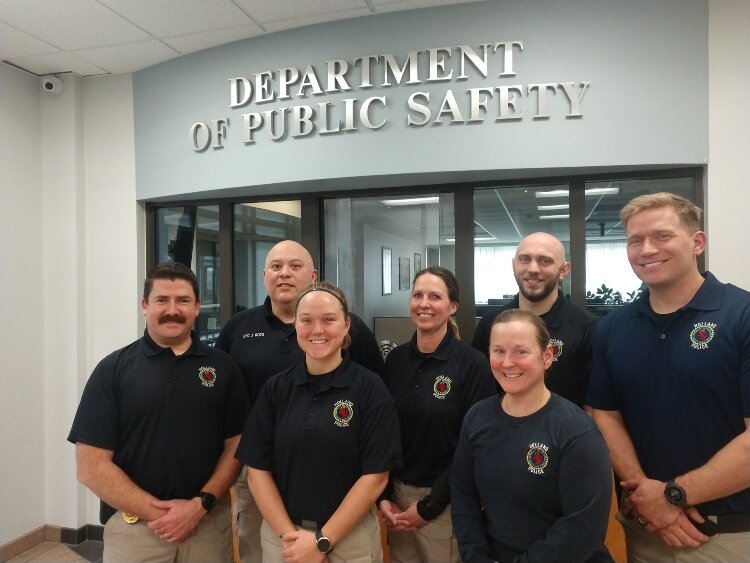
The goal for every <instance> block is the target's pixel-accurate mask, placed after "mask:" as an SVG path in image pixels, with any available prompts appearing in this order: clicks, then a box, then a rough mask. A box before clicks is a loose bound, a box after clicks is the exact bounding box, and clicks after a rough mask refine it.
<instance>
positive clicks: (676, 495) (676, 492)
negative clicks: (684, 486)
mask: <svg viewBox="0 0 750 563" xmlns="http://www.w3.org/2000/svg"><path fill="white" fill-rule="evenodd" d="M667 494H668V495H669V498H670V499H672V502H680V501H681V500H682V491H681V490H680V489H678V488H677V487H669V488H668V489H667Z"/></svg>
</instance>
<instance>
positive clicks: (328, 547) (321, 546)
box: [315, 530, 333, 553]
mask: <svg viewBox="0 0 750 563" xmlns="http://www.w3.org/2000/svg"><path fill="white" fill-rule="evenodd" d="M315 543H316V545H317V546H318V551H320V552H321V553H331V552H332V551H333V544H332V543H331V540H329V539H328V538H327V537H325V536H324V535H323V530H318V531H317V532H315Z"/></svg>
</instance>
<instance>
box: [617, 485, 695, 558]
mask: <svg viewBox="0 0 750 563" xmlns="http://www.w3.org/2000/svg"><path fill="white" fill-rule="evenodd" d="M620 484H621V485H622V486H623V488H625V489H627V490H628V491H630V496H628V497H627V499H626V500H625V505H624V506H623V507H622V508H623V509H624V510H625V511H627V510H630V511H631V512H632V513H633V514H634V516H635V517H636V518H637V520H638V522H639V523H640V524H641V525H643V526H644V527H645V529H646V530H647V531H649V532H652V533H657V534H659V536H660V537H661V539H662V541H663V542H664V543H665V544H667V545H669V546H671V547H699V546H700V545H702V544H704V543H706V542H707V541H708V540H709V539H710V538H709V537H708V536H707V535H705V534H704V533H702V532H701V531H700V530H698V528H696V527H695V525H694V524H693V522H699V523H702V522H704V521H705V520H704V518H703V516H701V514H700V512H698V511H697V510H696V509H695V507H690V508H688V509H684V510H683V509H682V508H680V507H678V506H675V505H673V504H670V503H669V502H668V501H667V499H666V498H665V497H664V483H663V482H662V481H657V480H655V479H649V478H647V477H640V478H637V479H628V480H627V481H622V482H621V483H620ZM691 520H692V521H693V522H691Z"/></svg>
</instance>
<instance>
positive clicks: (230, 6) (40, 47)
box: [0, 0, 475, 76]
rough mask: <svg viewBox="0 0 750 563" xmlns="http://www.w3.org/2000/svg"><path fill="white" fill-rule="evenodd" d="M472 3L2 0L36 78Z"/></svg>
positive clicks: (6, 31) (10, 50) (13, 40)
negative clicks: (341, 22)
mask: <svg viewBox="0 0 750 563" xmlns="http://www.w3.org/2000/svg"><path fill="white" fill-rule="evenodd" d="M469 1H475V0H0V60H2V61H4V62H6V63H9V64H11V65H13V66H16V67H18V68H21V69H24V70H26V71H28V72H31V73H33V74H37V75H40V76H41V75H45V74H57V73H63V72H74V73H76V74H79V75H81V76H91V75H95V74H118V73H123V72H134V71H137V70H140V69H143V68H146V67H149V66H151V65H155V64H157V63H161V62H164V61H167V60H169V59H173V58H176V57H179V56H180V55H185V54H187V53H192V52H194V51H200V50H203V49H208V48H210V47H216V46H217V45H223V44H225V43H231V42H233V41H239V40H240V39H247V38H248V37H255V36H258V35H264V34H268V33H273V32H275V31H282V30H285V29H291V28H296V27H304V26H306V25H312V24H316V23H322V22H329V21H335V20H342V19H347V18H356V17H361V16H368V15H372V14H379V13H384V12H393V11H398V10H410V9H415V8H425V7H431V6H442V5H446V4H460V3H463V2H469Z"/></svg>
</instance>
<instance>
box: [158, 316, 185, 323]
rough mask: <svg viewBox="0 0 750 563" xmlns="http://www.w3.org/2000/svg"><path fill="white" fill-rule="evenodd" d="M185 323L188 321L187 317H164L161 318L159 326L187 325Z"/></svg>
mask: <svg viewBox="0 0 750 563" xmlns="http://www.w3.org/2000/svg"><path fill="white" fill-rule="evenodd" d="M185 322H187V321H186V320H185V317H183V316H182V315H162V316H161V317H159V324H164V323H180V324H185Z"/></svg>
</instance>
